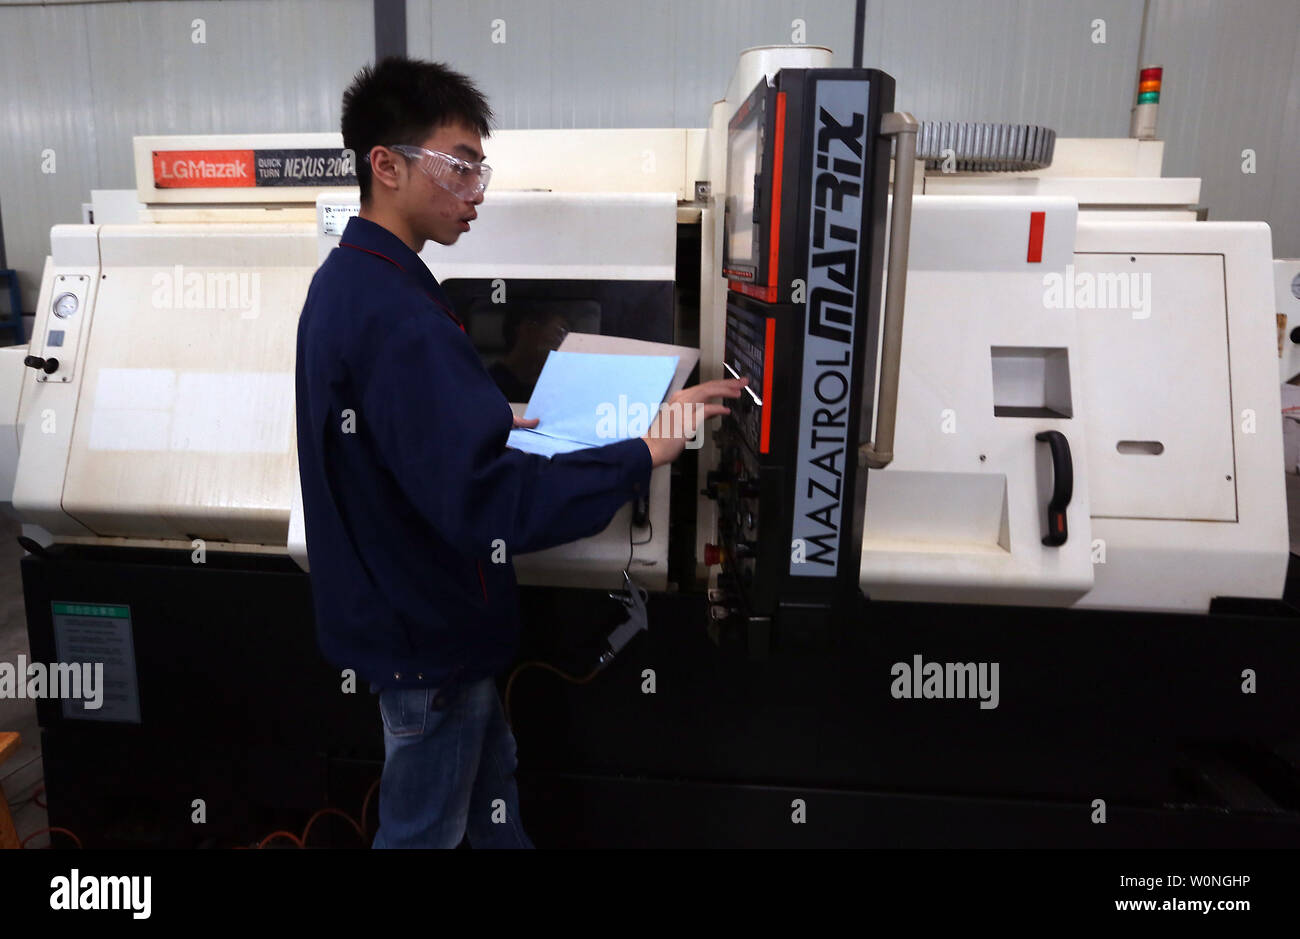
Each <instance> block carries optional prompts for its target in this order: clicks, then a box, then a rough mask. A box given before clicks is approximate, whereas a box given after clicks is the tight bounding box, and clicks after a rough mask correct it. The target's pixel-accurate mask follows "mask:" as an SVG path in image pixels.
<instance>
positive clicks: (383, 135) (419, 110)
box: [342, 56, 492, 202]
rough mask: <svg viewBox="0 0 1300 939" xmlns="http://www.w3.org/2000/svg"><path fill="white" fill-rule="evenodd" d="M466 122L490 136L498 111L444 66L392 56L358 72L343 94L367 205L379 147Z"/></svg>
mask: <svg viewBox="0 0 1300 939" xmlns="http://www.w3.org/2000/svg"><path fill="white" fill-rule="evenodd" d="M456 122H460V123H463V124H465V125H466V126H468V127H471V128H473V129H474V130H475V131H477V132H478V134H479V136H481V137H486V136H488V134H489V133H490V131H491V124H492V109H491V108H490V107H488V103H487V99H486V98H485V97H483V93H482V92H481V91H479V90H478V88H477V87H475V85H474V83H473V82H472V81H470V80H469V79H468V78H466V77H465V76H464V75H462V74H461V73H460V72H457V71H454V70H453V69H450V68H448V67H447V66H446V65H443V64H442V63H439V62H425V61H422V60H420V59H408V58H406V57H405V56H389V57H388V58H385V59H384V60H383V61H381V62H380V63H379V64H378V65H375V66H370V65H367V66H366V67H365V68H363V69H362V70H361V71H359V72H357V74H356V77H355V78H353V80H352V84H351V85H349V86H348V90H347V91H345V92H343V122H342V123H343V146H344V147H345V148H347V149H349V150H351V151H352V152H353V154H355V163H356V169H357V182H358V183H359V184H360V186H361V201H362V202H366V201H369V199H370V181H371V176H370V164H369V163H368V162H366V154H368V153H369V152H370V150H371V148H373V147H376V146H384V147H387V146H392V145H393V144H399V143H409V144H417V145H418V144H419V143H420V142H421V141H422V140H423V139H424V138H425V137H427V136H428V135H429V134H430V133H431V132H433V131H434V130H436V129H437V128H439V127H442V126H443V125H445V124H450V123H456Z"/></svg>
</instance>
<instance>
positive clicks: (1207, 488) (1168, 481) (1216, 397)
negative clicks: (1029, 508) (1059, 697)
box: [1077, 219, 1289, 612]
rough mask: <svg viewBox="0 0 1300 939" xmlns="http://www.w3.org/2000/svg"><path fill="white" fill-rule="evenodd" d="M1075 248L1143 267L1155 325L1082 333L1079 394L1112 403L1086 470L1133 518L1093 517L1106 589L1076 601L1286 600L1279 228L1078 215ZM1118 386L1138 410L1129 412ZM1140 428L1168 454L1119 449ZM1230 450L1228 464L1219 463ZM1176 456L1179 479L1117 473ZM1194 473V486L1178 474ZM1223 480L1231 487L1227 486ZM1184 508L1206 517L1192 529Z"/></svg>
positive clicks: (1119, 604) (1093, 419)
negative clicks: (1083, 384) (1275, 240)
mask: <svg viewBox="0 0 1300 939" xmlns="http://www.w3.org/2000/svg"><path fill="white" fill-rule="evenodd" d="M1077 250H1078V256H1077V263H1080V264H1083V263H1085V262H1087V259H1088V258H1089V257H1097V256H1107V257H1109V258H1111V259H1116V258H1118V259H1119V264H1120V265H1121V266H1122V265H1123V264H1124V263H1130V264H1132V266H1134V267H1137V266H1139V265H1138V262H1129V261H1128V258H1129V257H1136V258H1137V259H1138V260H1139V261H1140V262H1142V263H1143V264H1148V265H1149V266H1150V268H1151V271H1152V274H1153V276H1152V290H1153V300H1152V306H1151V313H1152V315H1151V317H1150V318H1149V319H1147V320H1133V319H1132V318H1131V317H1130V318H1129V320H1127V321H1126V322H1125V323H1124V324H1123V329H1120V328H1119V326H1116V329H1119V332H1118V333H1115V334H1111V335H1097V334H1094V333H1092V331H1091V328H1090V327H1089V326H1085V329H1084V332H1085V333H1086V334H1089V337H1088V340H1087V341H1088V343H1089V349H1090V357H1089V363H1088V378H1089V383H1088V387H1087V388H1086V389H1085V392H1084V393H1085V395H1086V396H1087V399H1088V400H1089V401H1090V402H1091V401H1093V400H1097V401H1099V402H1101V403H1100V406H1098V407H1097V408H1094V409H1090V410H1089V412H1088V420H1089V428H1088V435H1089V440H1091V441H1093V447H1094V452H1095V453H1097V454H1098V455H1099V460H1100V461H1101V462H1100V466H1098V467H1093V464H1092V463H1091V462H1090V468H1093V472H1094V474H1095V476H1096V479H1095V480H1094V491H1098V490H1097V487H1100V491H1101V492H1102V496H1101V498H1102V499H1103V500H1107V501H1105V502H1103V504H1105V505H1106V506H1107V507H1108V509H1109V511H1111V512H1114V511H1116V510H1117V509H1125V510H1127V512H1128V513H1129V514H1128V516H1127V517H1123V518H1120V517H1115V516H1113V515H1099V516H1098V517H1096V518H1094V519H1093V537H1094V539H1096V543H1097V550H1096V551H1095V556H1096V559H1097V562H1098V563H1097V564H1096V565H1095V566H1096V585H1095V586H1094V587H1093V589H1092V590H1091V591H1090V592H1089V593H1088V594H1087V595H1086V596H1085V597H1083V598H1082V599H1081V600H1080V601H1079V602H1078V604H1077V605H1078V606H1084V607H1100V608H1106V609H1156V610H1174V611H1179V610H1184V611H1189V612H1205V611H1206V610H1207V609H1208V608H1209V606H1210V602H1211V600H1212V599H1214V598H1215V597H1258V598H1264V599H1277V598H1278V597H1280V596H1281V595H1282V587H1283V583H1284V581H1285V578H1286V567H1287V559H1288V555H1289V543H1288V536H1287V511H1286V491H1285V486H1284V480H1283V475H1282V473H1280V472H1279V471H1278V463H1279V461H1280V459H1281V454H1282V439H1281V437H1282V432H1281V421H1279V420H1278V419H1277V417H1276V415H1277V414H1278V411H1279V409H1280V407H1281V405H1280V401H1279V393H1278V383H1277V374H1276V373H1275V372H1274V371H1273V368H1272V363H1273V362H1275V361H1276V356H1277V328H1276V318H1275V316H1274V315H1272V314H1273V309H1274V307H1275V305H1276V299H1275V296H1274V290H1273V286H1274V278H1273V269H1272V255H1273V250H1272V240H1271V237H1270V234H1269V229H1268V226H1267V225H1264V224H1262V223H1256V222H1188V223H1167V222H1147V223H1124V222H1103V221H1097V220H1095V219H1081V220H1080V222H1079V232H1078V238H1077ZM1088 263H1092V262H1088ZM1108 266H1109V267H1110V268H1113V267H1114V266H1115V261H1114V260H1112V261H1111V262H1110V264H1109V265H1108ZM1216 268H1217V270H1221V271H1222V274H1221V275H1220V274H1218V273H1217V271H1216ZM1157 272H1158V273H1159V277H1158V278H1157V276H1156V275H1157ZM1161 310H1163V311H1164V312H1162V313H1161V312H1158V311H1161ZM1220 311H1224V313H1226V320H1225V319H1224V314H1223V313H1221V312H1220ZM1081 322H1083V323H1085V324H1090V323H1091V324H1095V323H1097V322H1101V321H1097V320H1090V319H1086V318H1085V319H1083V320H1081ZM1148 326H1149V327H1151V328H1152V332H1153V333H1154V332H1156V331H1158V332H1159V333H1161V334H1162V335H1160V336H1155V335H1152V336H1150V337H1147V338H1140V339H1139V338H1135V336H1134V334H1133V333H1132V332H1130V331H1134V330H1140V329H1142V328H1145V327H1148ZM1124 332H1129V338H1128V339H1127V340H1126V339H1125V338H1124V337H1123V333H1124ZM1136 335H1138V336H1140V335H1141V333H1140V332H1139V333H1137V334H1136ZM1143 349H1144V350H1145V355H1146V358H1145V361H1144V362H1142V361H1139V360H1140V359H1141V358H1142V356H1143V354H1144V353H1143V352H1142V351H1141V350H1143ZM1221 359H1226V373H1227V374H1226V376H1225V375H1224V371H1223V369H1224V367H1223V366H1222V365H1219V364H1218V363H1219V362H1220V361H1221ZM1112 363H1114V364H1115V365H1116V366H1117V367H1112ZM1123 389H1127V394H1128V400H1127V401H1126V402H1125V403H1124V405H1123V407H1122V408H1121V399H1122V398H1123V397H1124V392H1123ZM1225 392H1226V394H1227V398H1226V400H1225V399H1224V398H1223V394H1224V393H1225ZM1205 409H1208V410H1205ZM1225 409H1226V411H1227V412H1228V415H1229V417H1227V418H1226V421H1225V417H1224V411H1225ZM1126 412H1127V413H1126ZM1126 422H1131V423H1126ZM1225 425H1226V426H1225ZM1129 434H1136V435H1139V436H1140V437H1141V438H1144V439H1148V440H1158V441H1162V442H1165V441H1170V442H1172V443H1170V449H1167V450H1166V451H1165V452H1163V453H1160V454H1144V453H1134V454H1129V455H1120V454H1119V453H1118V452H1115V451H1114V448H1115V445H1116V443H1115V442H1116V440H1118V439H1123V438H1124V437H1126V436H1128V435H1129ZM1229 434H1230V435H1231V436H1230V440H1229V438H1228V435H1229ZM1197 448H1201V452H1199V453H1198V452H1197ZM1225 448H1228V449H1226V450H1225ZM1184 450H1187V451H1190V452H1186V453H1184V452H1183V451H1184ZM1112 452H1115V456H1114V457H1112V456H1111V453H1112ZM1225 452H1226V453H1230V454H1231V458H1232V466H1233V468H1232V469H1226V468H1224V465H1223V461H1225V460H1226V459H1227V457H1226V456H1225ZM1103 453H1104V454H1105V458H1104V459H1102V458H1101V457H1100V455H1101V454H1103ZM1170 455H1174V456H1178V457H1179V459H1180V462H1179V464H1178V465H1177V466H1176V467H1175V471H1174V472H1155V471H1151V472H1147V471H1145V470H1143V471H1138V470H1124V469H1122V467H1123V466H1125V465H1126V464H1125V462H1124V461H1125V460H1130V461H1133V463H1134V464H1136V465H1137V466H1141V465H1142V463H1143V462H1144V461H1149V462H1148V463H1147V465H1148V467H1150V466H1156V465H1159V464H1158V461H1160V460H1163V459H1164V458H1165V457H1166V456H1170ZM1198 463H1200V464H1205V465H1203V466H1202V465H1198ZM1211 471H1212V472H1211ZM1117 472H1119V473H1125V474H1128V475H1127V479H1128V482H1127V483H1126V484H1120V483H1118V482H1117V480H1116V479H1114V478H1113V477H1114V474H1115V473H1117ZM1183 475H1189V476H1190V477H1191V479H1194V480H1195V481H1196V484H1195V485H1191V484H1190V480H1187V479H1179V478H1177V477H1179V476H1183ZM1227 475H1232V477H1233V478H1232V480H1227V479H1224V478H1222V477H1224V476H1227ZM1124 485H1126V486H1127V491H1122V488H1123V486H1124ZM1229 486H1232V487H1233V489H1234V490H1235V499H1236V511H1235V513H1232V512H1228V511H1225V509H1227V507H1228V502H1227V497H1226V496H1224V495H1223V494H1222V492H1223V491H1224V490H1226V489H1227V488H1228V487H1229ZM1189 514H1192V515H1199V516H1200V518H1199V519H1197V520H1189V519H1188V518H1187V517H1186V516H1188V515H1189ZM1206 516H1213V517H1214V518H1206ZM1224 516H1226V518H1225V517H1224Z"/></svg>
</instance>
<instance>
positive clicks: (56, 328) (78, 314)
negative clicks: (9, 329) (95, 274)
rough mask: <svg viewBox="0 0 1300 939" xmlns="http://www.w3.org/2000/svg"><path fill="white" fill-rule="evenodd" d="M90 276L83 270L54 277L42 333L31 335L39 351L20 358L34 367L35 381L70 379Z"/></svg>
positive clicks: (63, 380) (62, 380) (84, 310)
mask: <svg viewBox="0 0 1300 939" xmlns="http://www.w3.org/2000/svg"><path fill="white" fill-rule="evenodd" d="M90 287H91V280H90V277H89V275H86V274H59V275H58V276H56V277H55V278H54V289H53V296H52V299H51V300H50V309H49V313H50V315H49V316H48V317H46V319H45V328H44V332H43V334H40V335H38V336H36V337H33V342H32V347H33V349H35V348H37V347H38V345H37V339H39V348H40V349H41V353H40V355H36V354H32V355H29V356H27V357H26V358H25V359H24V360H23V362H24V364H25V365H27V366H28V367H29V368H34V369H36V371H37V377H36V380H37V381H38V382H69V381H72V377H73V374H74V370H73V366H74V365H75V363H76V353H77V337H78V336H79V335H80V333H81V324H82V323H83V322H85V319H86V303H87V300H88V298H89V295H90Z"/></svg>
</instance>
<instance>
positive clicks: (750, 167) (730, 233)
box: [726, 111, 760, 267]
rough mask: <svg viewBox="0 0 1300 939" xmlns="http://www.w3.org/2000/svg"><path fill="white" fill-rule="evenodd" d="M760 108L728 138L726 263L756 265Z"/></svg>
mask: <svg viewBox="0 0 1300 939" xmlns="http://www.w3.org/2000/svg"><path fill="white" fill-rule="evenodd" d="M759 126H760V125H759V112H757V111H755V113H754V114H753V116H752V117H751V119H750V120H749V121H748V122H747V123H746V124H745V125H744V126H743V127H738V128H736V129H735V130H734V131H732V132H731V135H730V138H729V140H728V142H727V211H726V237H727V266H728V267H734V266H737V265H743V266H746V267H755V266H757V260H758V258H757V251H756V250H755V244H754V177H755V176H757V175H758V156H759V139H758V129H759Z"/></svg>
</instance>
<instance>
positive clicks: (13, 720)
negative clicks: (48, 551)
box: [0, 514, 50, 848]
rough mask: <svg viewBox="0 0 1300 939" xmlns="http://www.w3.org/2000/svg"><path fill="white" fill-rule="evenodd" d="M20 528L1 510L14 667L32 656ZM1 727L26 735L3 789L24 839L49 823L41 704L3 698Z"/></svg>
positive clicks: (2, 628) (1, 566)
mask: <svg viewBox="0 0 1300 939" xmlns="http://www.w3.org/2000/svg"><path fill="white" fill-rule="evenodd" d="M18 532H19V525H18V522H16V521H15V520H14V519H12V518H10V517H9V516H7V515H3V514H0V662H9V663H11V664H14V665H16V664H17V661H18V656H20V655H22V656H27V655H28V648H27V619H26V617H25V616H24V614H23V583H22V576H21V574H20V572H19V568H18V562H19V560H20V559H21V558H22V556H23V553H24V552H23V549H22V548H20V547H19V546H18V541H17V538H18ZM0 730H5V731H14V730H16V731H18V733H19V734H21V735H22V738H23V740H22V748H21V749H20V750H19V751H18V753H17V754H16V755H15V756H11V757H10V758H9V759H8V760H6V761H5V762H4V763H3V764H0V789H3V790H4V795H5V798H6V799H8V800H9V808H10V811H12V813H13V817H14V826H15V827H16V828H17V829H18V838H19V840H22V839H23V838H26V837H27V836H28V835H30V834H32V833H33V832H36V831H40V830H41V829H42V828H44V827H46V826H47V825H48V824H49V822H48V821H47V819H46V814H45V809H43V808H42V807H41V806H40V805H39V804H38V803H37V802H36V800H35V798H34V797H35V796H36V794H37V792H36V791H37V789H39V788H40V787H41V786H43V785H44V783H45V774H44V771H43V769H42V766H41V731H40V727H39V726H38V725H37V723H36V705H35V702H33V701H29V700H25V699H24V700H16V699H12V698H0ZM49 843H50V842H49V836H48V835H38V836H36V837H35V838H33V839H32V840H31V841H30V842H28V844H27V847H29V848H43V847H48V846H49Z"/></svg>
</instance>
